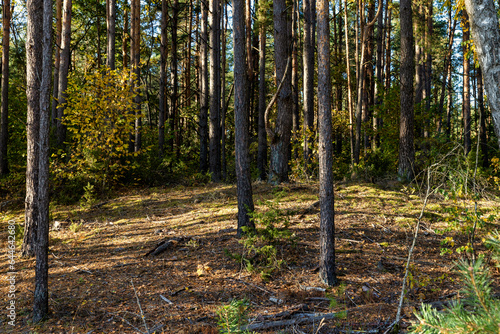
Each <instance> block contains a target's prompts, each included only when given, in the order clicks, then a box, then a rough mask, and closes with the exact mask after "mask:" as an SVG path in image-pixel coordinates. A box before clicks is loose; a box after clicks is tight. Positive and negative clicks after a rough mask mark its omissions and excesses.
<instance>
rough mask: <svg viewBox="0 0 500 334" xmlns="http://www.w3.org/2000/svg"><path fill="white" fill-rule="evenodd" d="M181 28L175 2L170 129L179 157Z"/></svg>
mask: <svg viewBox="0 0 500 334" xmlns="http://www.w3.org/2000/svg"><path fill="white" fill-rule="evenodd" d="M178 28H179V0H174V1H173V6H172V45H171V46H172V63H171V65H170V66H171V76H170V78H171V80H172V93H171V95H170V110H171V113H170V129H171V131H172V132H173V137H172V141H171V146H172V147H171V149H172V151H174V148H175V152H176V155H177V156H178V153H179V152H178V147H177V145H176V144H177V139H178V136H179V128H178V124H179V123H178V122H179V121H178V118H179V117H180V116H179V110H178V109H179V106H178V96H177V95H178V94H179V75H178V70H179V69H178V55H177V45H178V41H177V29H178Z"/></svg>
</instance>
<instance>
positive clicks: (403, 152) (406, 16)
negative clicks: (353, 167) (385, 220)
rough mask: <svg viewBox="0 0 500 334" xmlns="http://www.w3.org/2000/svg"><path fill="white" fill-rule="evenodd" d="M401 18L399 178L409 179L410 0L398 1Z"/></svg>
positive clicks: (411, 174)
mask: <svg viewBox="0 0 500 334" xmlns="http://www.w3.org/2000/svg"><path fill="white" fill-rule="evenodd" d="M399 10H400V20H401V68H400V73H401V74H400V77H401V97H400V100H401V117H400V123H399V124H400V125H399V165H398V175H399V178H400V179H401V180H406V181H411V180H413V177H414V162H415V148H414V144H413V136H414V129H413V119H414V114H413V75H414V71H415V65H414V61H413V59H414V53H413V52H414V47H413V29H412V28H413V24H412V8H411V1H410V0H401V1H400V9H399Z"/></svg>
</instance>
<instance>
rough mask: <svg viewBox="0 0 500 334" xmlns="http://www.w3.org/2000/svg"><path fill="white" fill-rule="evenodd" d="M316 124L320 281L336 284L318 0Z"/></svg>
mask: <svg viewBox="0 0 500 334" xmlns="http://www.w3.org/2000/svg"><path fill="white" fill-rule="evenodd" d="M317 11H318V107H319V110H318V127H319V147H318V149H319V184H320V186H319V202H320V212H321V214H320V241H319V245H320V260H319V277H320V279H321V281H323V282H324V283H326V284H328V285H329V286H333V285H335V284H337V275H336V272H335V210H334V194H333V170H332V165H333V144H332V109H331V101H330V96H331V83H330V18H329V15H328V13H329V6H328V0H318V2H317Z"/></svg>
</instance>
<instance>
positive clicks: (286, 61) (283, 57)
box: [266, 0, 292, 184]
mask: <svg viewBox="0 0 500 334" xmlns="http://www.w3.org/2000/svg"><path fill="white" fill-rule="evenodd" d="M273 11H274V13H273V18H274V58H275V63H276V80H277V81H278V82H279V81H281V82H279V84H280V86H281V87H279V88H281V89H279V91H278V92H277V93H278V95H277V110H278V111H277V112H278V114H277V116H276V125H275V129H274V130H272V129H271V128H270V127H269V124H267V121H268V118H267V119H266V130H267V132H268V136H269V140H270V142H271V159H270V164H269V174H268V180H269V182H270V183H271V184H279V183H281V182H286V181H288V155H289V146H290V137H291V132H292V87H291V86H292V84H291V81H292V80H291V79H292V76H291V71H289V69H290V67H291V66H290V65H291V64H290V63H291V59H290V57H291V48H290V45H289V44H290V43H289V41H290V37H291V26H290V22H291V20H290V10H289V9H288V7H287V5H286V1H285V0H274V1H273Z"/></svg>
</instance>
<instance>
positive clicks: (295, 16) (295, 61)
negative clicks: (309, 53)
mask: <svg viewBox="0 0 500 334" xmlns="http://www.w3.org/2000/svg"><path fill="white" fill-rule="evenodd" d="M298 5H299V4H298V0H293V5H292V101H293V102H292V108H293V109H292V138H293V139H292V140H293V144H292V150H293V152H292V156H291V158H293V159H297V158H298V157H299V147H298V146H299V145H297V144H298V141H299V140H300V139H299V138H298V136H299V128H300V124H299V123H300V115H299V112H300V111H299V55H298V39H299V34H298V29H297V26H298V22H299V12H298V11H299V10H298Z"/></svg>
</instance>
